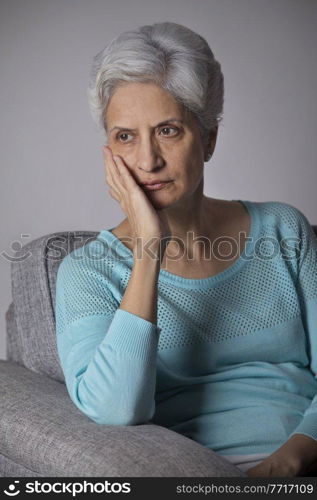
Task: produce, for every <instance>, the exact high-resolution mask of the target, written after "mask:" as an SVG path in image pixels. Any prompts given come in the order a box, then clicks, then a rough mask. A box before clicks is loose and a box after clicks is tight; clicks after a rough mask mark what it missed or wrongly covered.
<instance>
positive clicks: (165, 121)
mask: <svg viewBox="0 0 317 500" xmlns="http://www.w3.org/2000/svg"><path fill="white" fill-rule="evenodd" d="M170 122H179V123H184V120H180V119H179V118H168V119H167V120H164V121H162V122H160V123H157V124H156V125H154V127H151V128H152V129H154V128H156V127H161V126H162V125H167V124H168V123H170ZM116 129H119V130H129V131H130V132H134V130H135V129H133V128H127V127H120V126H119V125H117V126H115V127H112V129H110V131H109V134H110V133H111V132H112V131H113V130H116Z"/></svg>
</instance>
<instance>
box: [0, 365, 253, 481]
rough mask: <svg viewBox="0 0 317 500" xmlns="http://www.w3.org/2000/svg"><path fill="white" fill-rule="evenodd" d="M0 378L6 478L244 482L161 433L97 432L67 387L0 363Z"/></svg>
mask: <svg viewBox="0 0 317 500" xmlns="http://www.w3.org/2000/svg"><path fill="white" fill-rule="evenodd" d="M0 378H1V388H0V394H1V406H0V408H1V409H0V435H1V443H0V457H1V455H2V457H1V458H0V474H2V475H3V476H4V475H6V474H7V475H14V476H16V475H23V474H24V473H25V472H27V475H28V474H29V472H31V473H32V474H33V475H39V476H43V477H45V476H53V477H59V476H75V477H80V476H83V477H87V476H92V477H98V476H107V477H108V476H109V477H125V476H130V477H145V476H146V477H153V476H157V477H168V476H181V477H182V476H184V477H185V476H202V477H208V476H213V477H217V476H219V477H228V476H237V477H238V476H241V477H244V476H245V474H244V473H243V472H241V471H240V470H239V469H238V468H237V467H235V466H234V465H232V464H231V463H229V462H228V461H226V460H225V459H224V458H222V457H220V456H219V455H217V454H216V453H214V452H213V451H211V450H209V449H208V448H206V447H203V446H201V445H200V444H198V443H196V442H194V441H193V440H191V439H188V438H187V437H184V436H182V435H180V434H177V433H176V432H173V431H171V430H168V429H166V428H164V427H161V426H157V425H154V424H151V423H148V424H144V425H138V426H106V425H98V424H96V423H95V422H93V421H91V420H90V419H89V418H88V417H86V416H85V415H83V414H82V413H81V412H80V411H79V410H78V409H77V408H76V407H75V405H74V404H73V403H72V401H71V400H70V398H69V396H68V393H67V390H66V386H65V384H63V383H60V382H57V381H56V380H53V379H52V378H50V377H48V376H45V375H39V374H37V373H35V372H33V371H31V370H28V369H26V368H24V367H22V366H20V365H18V364H16V363H12V362H8V361H4V360H0ZM13 464H16V465H17V466H16V468H15V466H14V465H13Z"/></svg>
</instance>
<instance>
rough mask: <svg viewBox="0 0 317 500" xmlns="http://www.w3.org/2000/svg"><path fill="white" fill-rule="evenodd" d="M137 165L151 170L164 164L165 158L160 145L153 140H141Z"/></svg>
mask: <svg viewBox="0 0 317 500" xmlns="http://www.w3.org/2000/svg"><path fill="white" fill-rule="evenodd" d="M136 163H137V167H138V168H140V169H141V170H145V171H147V172H151V171H152V170H154V169H156V168H157V167H160V166H162V165H163V158H162V156H161V153H160V151H159V147H158V145H157V144H156V143H155V142H154V141H151V140H147V141H141V143H140V145H139V148H138V151H137V161H136Z"/></svg>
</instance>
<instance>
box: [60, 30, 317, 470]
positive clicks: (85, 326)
mask: <svg viewBox="0 0 317 500" xmlns="http://www.w3.org/2000/svg"><path fill="white" fill-rule="evenodd" d="M223 92H224V90H223V75H222V72H221V67H220V64H219V63H218V62H217V61H216V60H215V58H214V55H213V52H212V51H211V49H210V47H209V46H208V44H207V42H206V41H205V40H204V39H203V38H202V37H201V36H200V35H198V34H196V33H194V32H193V31H191V30H190V29H188V28H186V27H184V26H181V25H179V24H175V23H169V22H166V23H156V24H153V25H151V26H150V25H147V26H142V27H140V28H139V29H136V30H135V31H127V32H124V33H122V34H121V35H119V36H118V37H117V38H116V39H114V40H112V41H111V42H110V43H109V44H108V45H107V46H106V47H105V48H104V49H103V50H102V51H101V52H99V53H98V54H97V55H96V57H95V59H94V64H93V68H92V71H91V82H90V86H89V99H90V106H91V110H92V113H93V116H94V119H95V120H96V122H97V123H98V124H99V125H100V126H101V127H102V128H103V130H104V132H105V134H106V146H105V147H104V162H105V171H106V182H107V184H108V187H109V193H110V195H111V196H112V197H113V198H114V199H115V200H116V201H117V202H118V203H119V204H120V206H121V208H122V210H123V212H124V213H125V216H126V217H125V218H124V220H122V222H121V223H120V224H119V225H118V226H116V227H112V228H109V229H102V230H101V231H100V233H99V234H98V236H97V238H96V239H95V240H93V241H90V242H89V243H86V245H84V246H83V247H81V248H79V249H76V250H74V251H73V252H71V253H70V254H68V255H67V256H66V257H65V258H64V259H63V261H62V263H61V265H60V267H59V269H58V275H57V288H56V325H57V327H56V328H57V346H58V353H59V357H60V361H61V365H62V368H63V371H64V374H65V380H66V385H67V389H68V392H69V395H70V397H71V399H72V401H73V402H74V404H75V405H76V406H77V407H78V408H79V409H80V410H81V411H82V412H83V413H84V414H85V415H87V416H88V417H89V418H91V419H92V420H93V421H95V422H97V423H99V424H108V425H138V424H142V423H145V422H148V421H149V420H151V421H152V422H153V423H156V424H158V425H162V426H165V427H168V428H169V429H172V430H174V431H176V432H179V433H181V434H183V435H185V436H187V437H189V438H191V439H193V440H196V441H197V442H199V443H201V444H202V445H204V446H206V447H209V448H210V449H212V450H213V451H214V452H216V453H218V454H220V455H222V456H223V457H224V458H225V459H227V460H228V461H230V462H231V463H233V464H235V465H236V466H237V467H239V468H240V469H241V470H242V471H247V475H250V476H296V475H302V474H306V473H307V471H309V470H310V469H311V467H312V465H313V463H314V461H315V460H316V458H317V396H316V394H317V380H316V378H315V375H316V372H317V316H316V309H317V308H316V300H317V241H316V237H315V235H314V233H313V231H312V228H311V226H310V224H309V222H308V220H307V218H306V217H305V215H304V214H303V213H302V212H300V211H299V210H298V209H297V208H295V207H293V206H292V205H289V204H287V203H282V202H277V201H276V202H272V201H270V202H269V201H268V202H251V201H247V200H244V201H243V200H223V199H216V198H211V197H209V196H206V195H205V194H204V189H203V188H204V168H205V166H204V163H205V162H207V161H208V160H209V159H210V158H211V156H212V154H213V151H214V148H215V144H216V138H217V132H218V125H219V122H220V120H221V118H222V109H223ZM285 242H286V243H285ZM281 248H282V251H281Z"/></svg>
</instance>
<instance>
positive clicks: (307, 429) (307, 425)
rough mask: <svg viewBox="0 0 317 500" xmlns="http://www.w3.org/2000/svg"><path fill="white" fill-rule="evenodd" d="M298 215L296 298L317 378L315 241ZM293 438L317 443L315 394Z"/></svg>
mask: <svg viewBox="0 0 317 500" xmlns="http://www.w3.org/2000/svg"><path fill="white" fill-rule="evenodd" d="M298 214H299V223H300V224H299V226H300V234H299V248H300V254H299V264H298V265H299V268H298V269H299V270H298V281H297V286H298V296H299V299H300V304H301V311H302V321H303V325H304V329H305V332H306V338H307V348H308V355H309V360H310V365H309V367H310V369H311V371H312V373H313V374H314V376H315V378H317V237H316V234H315V233H314V230H313V228H312V227H311V225H310V223H309V221H308V220H307V218H306V216H305V215H304V214H303V213H302V212H300V211H299V210H298ZM293 434H305V435H307V436H309V437H311V438H313V439H315V440H317V394H316V395H315V396H314V398H313V399H312V402H311V405H310V406H309V407H308V408H307V410H306V412H305V413H304V416H303V419H302V420H301V422H300V423H299V425H298V426H297V428H296V429H295V430H294V431H293V432H292V434H291V435H293Z"/></svg>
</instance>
